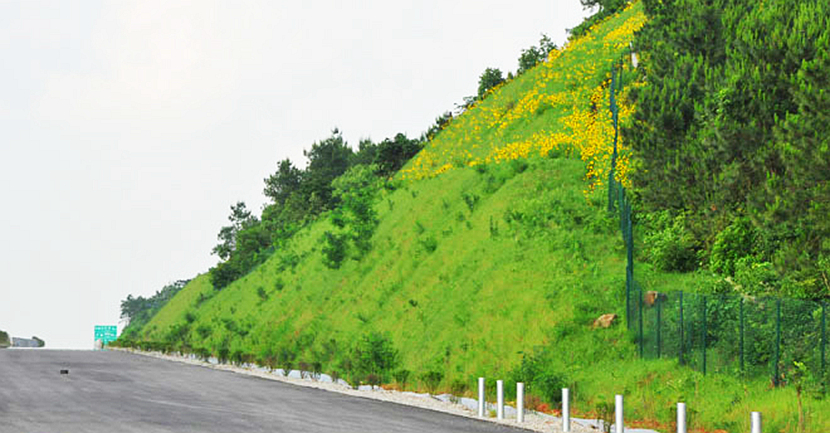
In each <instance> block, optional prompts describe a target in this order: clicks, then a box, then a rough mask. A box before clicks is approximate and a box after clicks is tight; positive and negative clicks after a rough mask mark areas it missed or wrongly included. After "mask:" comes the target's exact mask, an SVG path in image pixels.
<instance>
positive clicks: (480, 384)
mask: <svg viewBox="0 0 830 433" xmlns="http://www.w3.org/2000/svg"><path fill="white" fill-rule="evenodd" d="M478 417H479V418H484V378H483V377H479V378H478Z"/></svg>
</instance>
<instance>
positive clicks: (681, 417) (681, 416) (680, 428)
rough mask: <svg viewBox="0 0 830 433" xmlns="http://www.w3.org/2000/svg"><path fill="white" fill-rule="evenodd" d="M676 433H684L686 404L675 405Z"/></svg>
mask: <svg viewBox="0 0 830 433" xmlns="http://www.w3.org/2000/svg"><path fill="white" fill-rule="evenodd" d="M677 433H686V403H677Z"/></svg>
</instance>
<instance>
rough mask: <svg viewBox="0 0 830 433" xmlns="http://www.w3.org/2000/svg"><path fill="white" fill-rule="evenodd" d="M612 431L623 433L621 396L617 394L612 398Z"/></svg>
mask: <svg viewBox="0 0 830 433" xmlns="http://www.w3.org/2000/svg"><path fill="white" fill-rule="evenodd" d="M614 403H615V405H614V406H615V409H614V427H615V428H614V431H615V432H616V433H625V424H624V423H623V421H624V420H623V396H622V394H617V395H616V396H615V397H614Z"/></svg>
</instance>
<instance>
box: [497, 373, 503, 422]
mask: <svg viewBox="0 0 830 433" xmlns="http://www.w3.org/2000/svg"><path fill="white" fill-rule="evenodd" d="M496 398H497V403H496V418H498V419H504V381H503V380H497V381H496Z"/></svg>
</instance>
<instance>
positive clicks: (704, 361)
mask: <svg viewBox="0 0 830 433" xmlns="http://www.w3.org/2000/svg"><path fill="white" fill-rule="evenodd" d="M702 299H703V375H704V376H705V375H706V295H703V296H702Z"/></svg>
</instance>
